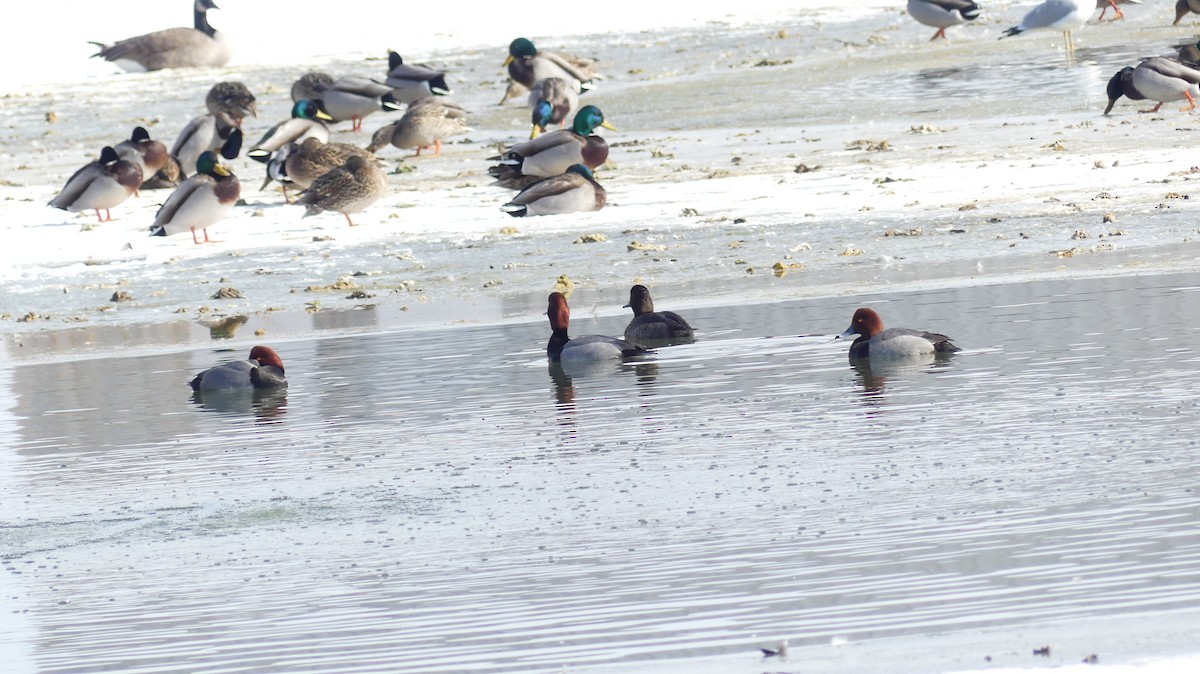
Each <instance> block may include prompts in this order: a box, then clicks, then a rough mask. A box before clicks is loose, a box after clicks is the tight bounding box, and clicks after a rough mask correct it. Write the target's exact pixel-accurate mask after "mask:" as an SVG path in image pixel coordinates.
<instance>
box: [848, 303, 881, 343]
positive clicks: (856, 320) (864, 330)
mask: <svg viewBox="0 0 1200 674" xmlns="http://www.w3.org/2000/svg"><path fill="white" fill-rule="evenodd" d="M881 332H883V319H882V318H880V317H879V314H877V313H875V310H874V309H868V308H866V307H862V308H860V309H859V310H858V311H855V312H854V316H853V317H852V318H851V319H850V327H848V328H846V331H845V332H843V333H842V334H841V335H838V336H839V337H842V338H843V339H848V338H850V337H853V336H854V335H859V336H861V337H864V338H866V339H870V338H872V337H874V336H875V335H878V334H879V333H881Z"/></svg>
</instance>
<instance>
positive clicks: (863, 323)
mask: <svg viewBox="0 0 1200 674" xmlns="http://www.w3.org/2000/svg"><path fill="white" fill-rule="evenodd" d="M855 335H858V338H857V339H855V340H854V342H853V343H852V344H851V345H850V359H851V360H856V359H859V358H904V357H909V356H919V355H921V354H928V353H954V352H955V351H962V349H960V348H959V347H958V346H956V345H955V344H954V342H952V341H951V339H950V338H949V337H947V336H945V335H942V334H939V333H936V332H926V331H924V330H910V329H908V328H888V329H887V330H884V329H883V319H882V318H880V317H879V314H878V313H876V312H875V311H874V310H873V309H868V308H867V307H862V308H860V309H858V310H857V311H855V312H854V316H853V317H852V318H851V319H850V327H848V328H846V331H845V332H843V333H842V334H841V335H839V337H841V338H843V339H849V338H850V337H853V336H855Z"/></svg>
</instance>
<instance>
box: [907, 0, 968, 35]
mask: <svg viewBox="0 0 1200 674" xmlns="http://www.w3.org/2000/svg"><path fill="white" fill-rule="evenodd" d="M908 15H909V16H911V17H912V18H914V19H916V20H917V23H923V24H925V25H926V26H933V27H934V28H937V32H936V33H934V34H933V37H931V38H929V40H930V41H931V42H932V41H933V40H936V39H938V38H942V39H945V38H946V29H947V28H949V27H950V26H957V25H958V24H960V23H966V22H968V21H974V20H975V19H976V18H978V17H979V5H977V4H975V3H974V2H971V0H908Z"/></svg>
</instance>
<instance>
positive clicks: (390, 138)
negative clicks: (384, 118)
mask: <svg viewBox="0 0 1200 674" xmlns="http://www.w3.org/2000/svg"><path fill="white" fill-rule="evenodd" d="M466 115H467V111H466V110H464V109H463V108H462V107H461V106H459V105H457V104H455V103H452V102H450V101H447V100H445V99H443V98H422V99H421V100H419V101H417V102H416V103H413V104H412V105H410V106H408V110H407V111H405V113H404V116H403V117H401V118H400V119H399V120H397V121H395V122H393V123H391V124H388V125H387V126H385V127H382V128H380V129H379V130H377V131H376V132H375V134H374V135H373V136H372V137H371V144H370V145H368V146H367V151H368V152H371V153H375V152H378V151H379V150H380V149H381V148H383V147H384V146H386V145H389V144H391V145H394V146H396V147H398V148H400V149H402V150H407V149H412V148H416V149H417V156H420V154H421V150H422V149H423V148H427V147H430V146H433V147H434V148H436V149H435V150H434V153H433V156H435V157H440V156H442V139H444V138H448V137H450V136H457V135H459V134H463V133H466V132H468V131H470V130H471V127H469V126H467V120H466Z"/></svg>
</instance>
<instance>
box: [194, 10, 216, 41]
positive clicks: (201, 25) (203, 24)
mask: <svg viewBox="0 0 1200 674" xmlns="http://www.w3.org/2000/svg"><path fill="white" fill-rule="evenodd" d="M192 24H193V25H194V26H195V27H196V30H198V31H200V32H201V33H204V34H205V35H207V36H209V37H212V36H214V35H216V34H217V29H215V28H213V27H212V26H210V25H208V12H207V11H205V10H200V9H196V10H192Z"/></svg>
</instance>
